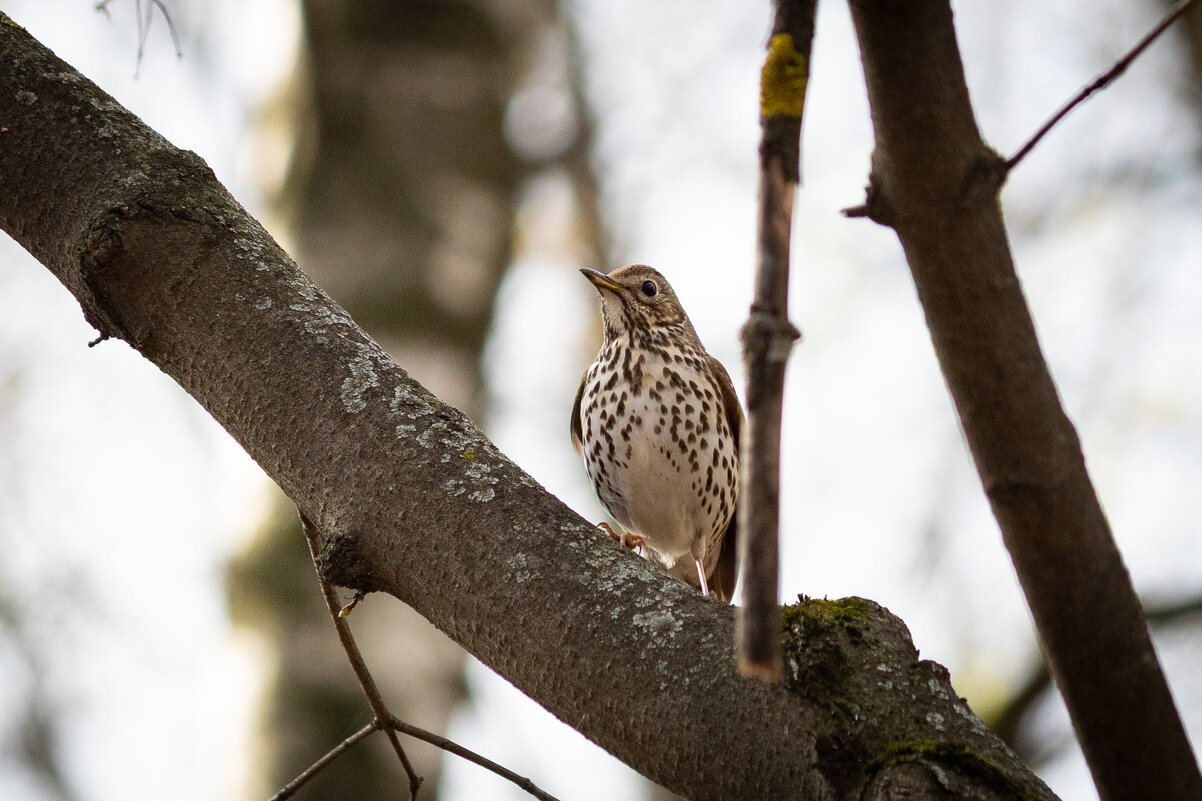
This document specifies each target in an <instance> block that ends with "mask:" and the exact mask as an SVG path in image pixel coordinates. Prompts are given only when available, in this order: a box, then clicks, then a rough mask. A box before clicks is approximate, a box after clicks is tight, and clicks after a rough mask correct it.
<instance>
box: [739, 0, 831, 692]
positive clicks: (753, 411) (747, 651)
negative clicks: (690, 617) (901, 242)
mask: <svg viewBox="0 0 1202 801" xmlns="http://www.w3.org/2000/svg"><path fill="white" fill-rule="evenodd" d="M816 5H817V4H816V2H815V0H777V3H776V18H775V21H774V23H773V27H772V39H771V40H770V41H769V44H768V55H767V57H766V58H765V60H764V69H763V72H762V74H761V83H760V122H761V125H762V127H763V136H762V138H761V140H760V214H759V234H758V259H757V266H756V281H755V300H754V301H753V303H752V306H751V316H750V319H748V321H747V324H746V325H745V326H744V327H743V360H744V364H745V365H746V368H747V430H746V431H744V432H743V436H742V451H743V452H742V462H743V465H744V468H743V492H742V500H741V501H740V503H739V534H740V536H739V561H740V562H741V563H742V565H743V605H742V606H741V607H740V608H739V617H738V627H737V633H736V638H737V640H738V654H739V672H740V673H743V674H744V675H748V676H758V677H760V678H763V679H766V680H768V681H778V680H779V679H780V675H781V656H780V633H781V629H780V613H779V611H778V610H777V596H778V594H779V584H780V565H779V558H780V557H779V548H778V540H779V528H780V424H781V405H782V401H783V397H784V385H785V363H786V361H787V360H788V358H789V350H790V349H791V348H792V346H793V343H794V342H795V341H796V340H797V338H798V336H800V334H799V333H798V331H797V329H796V328H794V327H793V325H792V323H790V322H789V309H788V305H789V239H790V237H789V234H790V232H791V230H792V223H793V193H794V191H795V190H796V188H797V184H798V182H799V180H800V168H799V162H800V152H801V114H802V111H803V109H804V108H805V90H806V81H807V79H808V76H809V58H810V45H811V43H812V41H813V38H814V12H815V9H816Z"/></svg>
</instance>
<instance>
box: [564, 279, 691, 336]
mask: <svg viewBox="0 0 1202 801" xmlns="http://www.w3.org/2000/svg"><path fill="white" fill-rule="evenodd" d="M580 272H582V273H583V274H584V277H585V278H587V279H588V280H589V281H590V282H591V283H592V285H593V286H595V287H596V288H597V292H598V293H600V295H601V317H602V320H603V321H604V323H605V336H606V338H609V337H611V336H617V335H621V334H625V333H629V332H633V331H639V330H645V331H648V332H651V331H654V330H656V329H665V328H673V327H675V328H680V329H683V331H684V332H688V333H689V334H692V335H693V336H696V334H694V333H693V326H692V324H691V323H690V322H689V318H688V315H686V314H685V312H684V309H683V308H682V307H681V305H680V301H679V300H677V299H676V293H675V292H673V291H672V287H671V285H669V284H668V280H667V279H666V278H664V277H663V276H662V275H660V272H659V270H656V269H654V268H651V267H648V266H647V265H645V264H631V265H629V266H628V267H619V268H618V269H616V270H614V271H613V272H612V273H610V274H609V275H606V274H605V273H602V272H598V271H597V270H592V269H589V268H588V267H585V268H583V269H582V270H581V271H580Z"/></svg>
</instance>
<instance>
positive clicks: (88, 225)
mask: <svg viewBox="0 0 1202 801" xmlns="http://www.w3.org/2000/svg"><path fill="white" fill-rule="evenodd" d="M0 67H2V68H0V114H2V115H3V118H2V119H0V129H3V130H0V227H3V228H4V230H6V231H8V232H9V233H10V234H11V235H12V236H13V237H14V238H15V239H16V240H17V241H18V242H20V243H21V244H22V246H24V247H25V248H26V249H27V250H29V251H30V253H32V254H33V255H34V256H35V257H36V258H37V259H39V260H40V261H41V262H42V263H43V264H45V265H46V266H47V267H48V268H49V269H50V270H51V271H52V272H53V273H54V274H55V275H56V276H57V277H58V278H59V280H60V281H62V283H63V284H64V285H65V286H66V287H67V288H68V289H69V290H70V291H71V292H72V293H74V294H75V296H76V297H77V298H78V299H79V301H80V304H81V307H82V309H83V312H84V314H85V315H86V317H87V319H88V320H89V321H90V322H91V323H92V324H93V325H95V326H96V327H97V328H98V329H100V330H101V331H102V332H103V333H104V334H106V335H108V336H110V337H114V338H120V339H122V340H124V341H125V342H127V343H129V344H130V345H131V346H132V347H134V348H136V349H137V350H138V351H139V352H141V353H142V354H143V355H144V356H145V357H146V358H147V359H149V360H150V361H151V362H153V363H154V364H155V365H157V366H158V367H159V368H160V369H162V370H163V371H165V372H166V373H168V374H169V375H171V376H172V377H173V378H174V379H175V380H176V381H178V382H179V383H180V385H181V386H182V387H183V388H184V389H185V390H187V391H188V392H189V393H190V394H192V395H193V397H195V398H196V399H197V400H198V401H199V402H200V403H201V404H202V405H204V407H205V408H206V409H208V411H209V412H210V413H211V414H213V416H214V417H215V418H216V419H217V420H218V421H219V422H220V423H221V424H222V425H223V426H225V428H226V429H227V430H228V431H229V432H230V434H231V435H232V436H234V437H235V438H236V439H237V440H238V441H239V442H240V443H241V444H242V445H243V447H245V448H246V450H247V451H248V452H249V453H250V454H251V455H252V456H253V457H254V458H255V459H256V460H257V461H258V462H259V464H260V465H262V467H263V468H264V470H265V471H266V472H267V473H268V474H269V475H270V476H271V477H272V478H273V479H274V480H275V481H276V482H277V483H278V484H279V485H280V487H281V488H282V489H283V490H284V491H285V492H286V493H287V494H288V495H289V497H290V498H292V499H293V500H294V501H295V502H296V503H297V505H298V506H299V507H300V509H301V510H302V512H303V513H304V514H305V515H306V516H307V517H308V518H310V519H311V520H312V521H314V523H315V524H316V526H317V528H318V530H319V531H320V532H321V534H322V548H321V558H320V562H321V565H322V570H323V574H324V575H325V576H326V577H327V578H328V579H329V580H330V581H332V582H334V583H337V584H341V585H344V586H348V587H354V588H359V589H364V590H379V591H385V592H388V593H391V594H393V595H395V596H396V597H398V598H400V599H401V600H403V601H405V602H406V603H408V604H410V605H411V606H413V607H414V608H415V609H417V610H418V611H419V612H421V613H422V614H423V615H424V616H426V617H427V618H428V619H429V620H431V621H432V622H433V623H434V624H435V625H437V626H438V627H439V628H441V629H442V630H443V631H445V632H446V633H447V634H448V635H450V636H451V637H452V638H453V639H455V640H457V641H458V642H459V643H461V644H462V645H463V646H464V647H465V648H467V649H468V650H469V651H471V652H472V653H474V654H476V655H477V656H478V657H479V658H480V659H481V660H482V661H484V662H485V663H486V664H488V665H490V666H491V667H492V668H494V669H495V670H497V671H498V672H499V673H501V674H502V675H503V676H505V677H506V678H508V679H509V680H510V681H512V682H513V683H514V684H515V685H516V686H517V687H519V688H520V689H522V690H523V691H524V692H526V693H527V694H529V695H530V696H532V697H533V698H535V699H536V700H538V701H539V702H540V703H541V704H543V705H544V706H545V707H547V708H548V709H549V710H550V711H552V712H553V713H554V714H556V715H557V716H558V717H560V718H561V719H562V720H565V721H567V722H568V723H570V724H571V725H573V726H574V727H576V728H578V729H579V730H580V731H581V732H583V733H584V734H585V735H586V736H588V737H590V738H591V739H593V740H594V741H596V742H597V743H598V744H600V745H601V746H602V747H604V748H606V749H607V750H609V751H610V752H612V753H614V754H615V755H616V756H618V757H619V758H621V759H623V760H624V761H626V762H627V763H628V764H630V765H631V766H633V767H634V768H635V769H637V770H639V771H640V772H642V773H644V774H646V775H647V776H649V777H651V778H653V779H655V780H656V781H658V782H660V783H661V784H664V785H665V786H667V787H669V788H670V789H672V790H674V791H676V792H679V793H681V794H682V795H684V796H686V797H689V798H694V799H728V798H797V799H802V798H804V799H849V800H850V799H853V798H854V799H865V798H867V799H877V798H894V797H898V796H899V794H901V793H907V792H908V793H910V795H909V797H911V798H936V797H940V798H942V797H946V793H947V792H948V791H949V790H953V791H954V792H956V793H957V794H959V795H962V796H965V797H971V798H979V799H1003V798H1005V799H1019V798H1051V797H1053V796H1052V794H1051V792H1050V791H1049V790H1048V789H1047V788H1046V787H1045V786H1044V785H1043V784H1042V783H1040V782H1039V781H1038V779H1036V778H1035V777H1034V776H1033V775H1032V774H1031V773H1030V771H1029V770H1027V769H1026V768H1025V767H1024V766H1023V765H1022V764H1021V763H1020V762H1019V761H1018V760H1017V758H1016V757H1015V756H1014V755H1013V753H1012V752H1010V751H1009V750H1008V749H1007V748H1006V747H1005V746H1004V745H1003V744H1002V743H1001V742H1000V740H998V739H997V738H996V737H995V736H994V735H992V734H991V733H990V732H989V731H988V730H987V729H986V728H985V727H984V726H983V725H982V724H981V723H980V721H979V720H978V719H977V718H976V717H975V716H974V715H973V714H972V712H971V711H970V710H969V709H968V708H967V706H966V705H965V704H964V702H963V701H961V700H960V699H959V698H957V697H956V695H955V693H954V691H953V690H952V687H951V684H950V680H949V677H948V675H947V672H946V671H945V670H944V669H943V668H941V667H940V666H938V665H936V664H934V663H932V662H929V661H919V660H918V659H917V654H916V652H915V650H914V647H913V645H912V643H911V642H910V638H909V634H908V632H907V631H906V629H905V626H904V624H902V623H901V621H900V620H898V619H897V618H895V617H893V616H892V615H890V614H889V613H888V612H887V611H886V610H884V609H882V608H880V607H878V606H876V605H875V604H872V603H871V602H868V601H862V600H859V599H847V600H844V601H805V602H803V603H800V604H798V605H797V606H795V607H791V608H789V609H788V610H786V612H785V615H784V618H785V623H786V627H787V629H788V635H787V638H786V640H785V660H784V673H785V682H784V684H783V685H769V684H766V683H764V682H759V681H752V680H748V679H744V678H742V677H739V676H737V675H736V674H735V673H734V671H733V670H732V669H731V665H732V662H733V646H732V642H733V628H734V610H733V609H732V608H731V607H729V606H726V605H725V604H719V603H716V602H713V601H711V600H708V599H705V598H702V597H700V595H699V594H698V593H696V592H694V591H693V590H691V589H690V588H689V587H687V586H686V585H684V584H683V583H681V582H678V581H675V580H673V579H671V578H670V577H668V576H666V575H665V574H663V573H662V571H660V570H658V569H657V568H656V567H654V566H653V565H650V564H649V563H647V562H645V561H644V560H642V559H640V558H638V557H637V556H635V555H632V554H629V553H622V552H619V551H618V550H617V549H615V548H614V547H613V545H612V543H611V542H610V541H609V540H608V538H607V537H606V536H605V535H604V534H601V533H599V532H598V531H597V530H596V529H594V528H593V527H592V526H591V525H589V524H588V523H587V522H585V521H584V520H581V519H580V518H579V517H578V516H577V515H575V514H574V513H572V512H571V510H569V509H567V508H566V507H565V506H564V505H563V504H562V503H561V502H560V501H558V500H557V499H556V498H554V497H552V496H550V495H549V494H547V493H546V492H545V491H544V490H542V489H541V488H540V487H539V486H538V485H537V484H536V483H535V482H534V481H532V480H531V479H530V478H529V477H528V476H526V475H525V474H524V473H522V472H521V470H520V469H519V468H517V467H516V466H515V465H513V464H512V463H511V462H509V461H508V460H506V459H505V458H504V457H503V456H502V455H501V454H500V453H499V452H498V451H497V450H496V448H495V447H493V446H492V445H491V444H490V443H489V442H488V441H487V440H486V439H485V438H484V436H483V435H482V434H481V433H480V432H479V431H478V430H477V429H476V428H475V427H474V426H473V425H472V423H471V422H470V421H468V420H467V419H466V418H465V417H464V416H463V415H462V414H460V413H459V412H458V411H456V410H454V409H452V408H450V407H448V406H445V405H444V404H442V403H440V402H439V401H438V400H437V399H436V398H434V397H433V396H431V395H430V394H429V393H428V392H426V391H425V390H424V389H423V388H422V387H421V386H419V385H418V384H417V383H415V382H414V381H413V380H412V379H411V378H410V377H409V376H408V375H407V374H406V373H405V372H404V371H403V370H401V369H400V368H399V367H397V366H396V364H395V363H394V362H393V361H392V359H391V358H389V357H388V356H387V355H386V354H385V353H384V352H383V351H382V350H381V349H380V348H379V346H377V345H376V344H375V343H374V342H373V341H372V340H371V339H369V338H368V337H367V336H366V335H364V334H363V332H362V331H360V330H359V329H358V328H357V327H356V326H355V325H354V323H353V322H352V321H351V320H350V319H349V317H348V316H347V315H346V314H345V312H343V311H342V310H341V309H340V308H339V307H338V306H337V305H335V304H334V303H333V302H332V301H331V300H330V299H329V298H328V297H327V296H326V295H325V294H324V293H323V292H322V291H321V290H320V289H318V288H317V287H316V286H315V285H314V284H313V283H312V282H311V281H310V280H309V279H308V278H307V277H306V276H305V275H304V274H303V273H301V272H300V271H299V270H297V269H296V267H295V265H293V264H292V262H291V261H290V260H289V259H288V257H287V256H286V255H285V254H284V253H283V252H282V251H280V249H279V248H278V246H276V244H275V243H274V242H273V241H272V240H271V238H270V237H269V236H268V235H267V233H266V232H265V231H264V230H263V229H262V228H261V227H260V226H259V225H258V224H257V223H256V222H255V221H254V220H252V219H250V218H249V217H248V216H247V215H246V213H245V212H244V211H243V210H242V209H241V208H240V207H239V205H238V204H237V203H236V201H234V199H233V198H232V197H230V195H229V194H228V193H227V192H226V191H225V189H224V188H223V187H221V186H220V185H219V184H218V183H217V182H216V180H215V179H214V177H213V175H212V173H211V171H210V170H209V169H208V168H207V167H206V166H205V165H204V164H203V163H202V162H201V161H200V160H199V159H197V158H196V157H195V156H194V155H192V154H190V153H187V152H183V151H179V150H176V149H175V148H173V147H172V146H171V145H170V144H169V143H167V142H166V141H165V140H163V139H162V138H161V137H160V136H158V135H157V134H155V133H154V132H153V131H151V130H149V129H148V128H146V126H145V125H144V124H143V123H141V122H140V121H139V120H138V119H137V118H135V117H133V116H132V115H131V114H129V113H128V112H127V111H125V110H124V109H122V108H121V107H120V106H119V105H118V104H117V103H115V102H114V101H113V100H112V99H111V98H109V97H107V96H106V95H104V94H103V93H102V92H100V90H99V89H97V88H96V87H95V86H94V85H92V84H91V83H90V82H88V81H87V80H86V79H84V78H82V77H81V76H79V75H78V73H76V72H74V71H73V70H72V69H71V68H70V67H69V66H68V65H66V64H65V63H63V62H61V61H59V60H58V59H57V58H55V57H54V56H53V55H52V54H51V53H49V52H48V51H46V50H45V49H44V48H42V47H41V46H40V45H38V44H37V42H36V41H34V40H33V39H32V38H31V37H30V36H29V35H28V34H27V33H26V32H24V31H23V30H21V29H20V28H19V27H17V26H16V25H15V24H14V23H13V22H12V21H11V20H10V19H9V18H7V17H5V16H3V15H0ZM113 346H114V345H106V347H113ZM961 788H963V789H961Z"/></svg>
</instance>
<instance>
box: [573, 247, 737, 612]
mask: <svg viewBox="0 0 1202 801" xmlns="http://www.w3.org/2000/svg"><path fill="white" fill-rule="evenodd" d="M580 272H581V273H583V274H584V277H585V278H587V279H588V280H589V281H590V282H591V283H592V285H593V286H594V287H595V288H596V290H597V292H598V294H599V295H600V298H601V321H602V327H603V339H602V342H601V348H600V350H599V351H598V353H597V358H596V360H595V361H594V362H593V363H592V365H590V366H589V368H588V370H587V371H586V372H585V373H584V376H583V377H582V378H581V380H580V387H579V389H577V390H576V400H575V401H574V403H573V404H572V420H571V430H572V445H573V447H574V448H575V449H576V453H577V454H578V455H580V456H581V457H582V458H583V460H584V465H585V470H586V472H587V473H588V476H589V479H590V481H591V482H592V485H593V488H594V489H595V490H596V492H597V496H598V497H599V498H600V500H601V503H602V505H603V506H604V507H605V509H606V511H608V512H609V514H610V515H611V516H612V518H613V519H614V520H615V521H617V523H618V525H619V526H620V527H621V529H622V531H621V533H618V532H615V531H614V530H613V527H612V526H610V525H609V524H608V523H602V524H601V526H600V527H601V528H603V529H605V530H606V531H607V532H608V533H609V534H610V536H612V537H613V538H614V539H616V540H617V541H618V542H619V544H620V545H621V546H623V547H637V548H638V549H639V551H640V553H642V554H643V555H644V556H646V557H647V558H648V559H650V560H651V561H653V562H655V563H656V564H658V565H659V566H660V567H662V568H663V569H664V570H666V571H667V572H668V573H669V574H671V575H673V576H675V577H677V578H680V579H683V580H684V581H686V582H688V583H689V584H691V585H693V586H694V587H696V588H697V589H699V590H700V591H701V593H702V594H703V595H705V596H707V597H708V596H709V595H710V593H711V591H712V592H713V594H714V595H715V596H716V597H717V598H718V599H719V600H721V601H724V602H728V603H729V602H730V599H731V596H732V595H733V592H734V585H735V579H736V575H737V564H736V560H737V552H738V547H737V538H738V531H737V521H738V515H737V514H736V508H737V505H738V501H739V434H740V431H741V429H742V426H743V409H742V407H741V406H740V405H739V399H738V396H737V395H736V394H735V388H734V384H733V383H732V382H731V380H730V375H729V374H728V373H727V372H726V368H724V367H723V366H722V363H721V362H719V361H718V360H717V359H715V358H714V357H713V356H711V355H710V354H709V353H708V352H706V350H705V347H704V346H703V345H702V344H701V340H700V338H698V336H697V331H696V330H695V329H694V328H693V324H692V323H691V322H690V321H689V317H688V315H687V314H686V313H685V311H684V308H683V307H682V306H681V304H680V301H679V300H678V299H677V297H676V293H675V292H674V291H673V290H672V287H671V285H669V284H668V281H667V280H666V279H665V278H664V276H663V275H661V274H660V272H659V271H658V270H655V269H653V268H651V267H648V266H647V265H645V264H632V265H629V266H626V267H619V268H618V269H616V270H613V271H612V272H610V273H609V274H608V275H606V274H605V273H602V272H600V271H598V270H594V269H591V268H587V267H586V268H583V269H581V271H580Z"/></svg>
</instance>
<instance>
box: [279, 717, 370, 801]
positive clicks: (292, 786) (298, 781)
mask: <svg viewBox="0 0 1202 801" xmlns="http://www.w3.org/2000/svg"><path fill="white" fill-rule="evenodd" d="M379 730H380V724H379V722H378V721H375V720H373V721H372V722H371V723H368V724H367V725H366V726H364V727H363V728H362V729H359V731H357V732H355V733H354V734H352V735H351V736H350V737H347V738H346V739H345V740H343V741H342V742H340V743H339V744H338V745H336V746H334V747H333V748H331V749H330V750H329V752H327V753H326V755H325V756H323V757H322V758H321V759H319V760H317V761H316V762H314V763H313V764H312V765H310V766H309V767H307V768H305V770H304V772H303V773H301V774H300V775H299V776H297V777H296V778H295V779H293V780H292V781H290V782H288V783H287V784H285V785H284V786H283V787H281V788H280V791H279V792H278V793H276V794H275V795H273V796H272V797H271V799H270V801H285V799H288V798H291V797H292V796H294V795H296V791H297V790H299V789H300V788H302V787H304V786H305V785H306V784H307V783H308V781H309V780H310V779H312V778H313V777H314V776H316V775H317V774H318V773H320V772H321V771H322V769H323V768H325V766H326V765H328V764H330V763H331V762H333V761H334V760H335V759H337V758H338V757H340V756H342V755H343V754H344V753H346V752H347V751H349V750H350V749H351V747H352V746H354V745H355V743H357V742H359V741H360V740H363V739H366V738H367V737H368V736H369V735H371V734H374V733H375V732H377V731H379Z"/></svg>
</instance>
